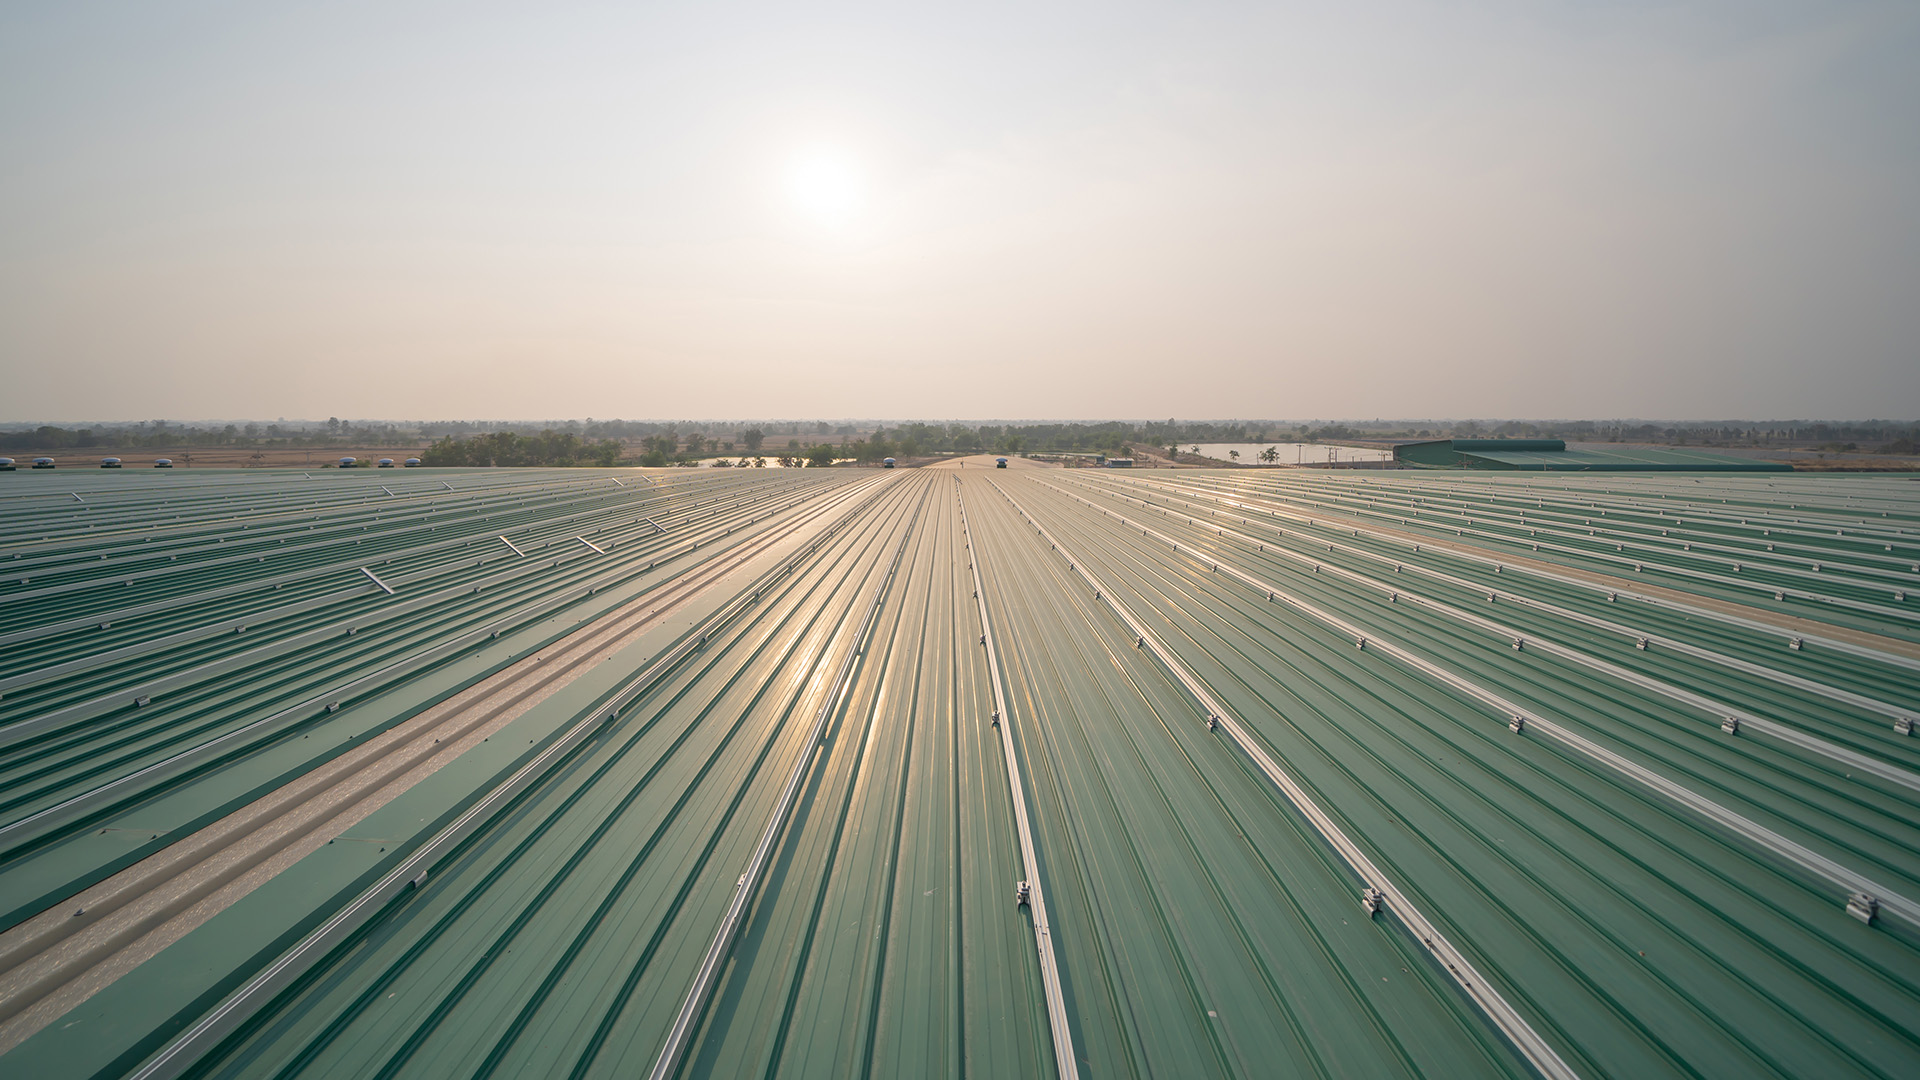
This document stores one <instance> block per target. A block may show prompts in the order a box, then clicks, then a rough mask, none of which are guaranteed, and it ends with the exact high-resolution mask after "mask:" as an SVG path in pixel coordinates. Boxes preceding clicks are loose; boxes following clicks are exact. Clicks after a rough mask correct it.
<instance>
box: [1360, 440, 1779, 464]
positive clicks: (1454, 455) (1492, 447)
mask: <svg viewBox="0 0 1920 1080" xmlns="http://www.w3.org/2000/svg"><path fill="white" fill-rule="evenodd" d="M1393 452H1394V458H1395V460H1397V461H1400V462H1402V463H1403V464H1408V465H1413V466H1416V467H1419V468H1456V469H1460V468H1464V469H1525V470H1536V471H1549V472H1609V471H1611V472H1661V471H1684V472H1791V471H1792V466H1790V465H1785V464H1781V463H1779V462H1772V461H1757V460H1754V459H1752V458H1742V457H1736V456H1733V455H1730V454H1716V453H1712V452H1710V451H1702V450H1687V449H1680V448H1675V447H1644V446H1636V447H1617V448H1615V447H1609V448H1607V449H1596V448H1593V447H1585V448H1580V449H1574V450H1569V449H1567V446H1566V443H1564V442H1562V441H1561V440H1559V439H1439V440H1434V441H1429V442H1419V443H1403V444H1401V445H1399V446H1396V447H1394V451H1393Z"/></svg>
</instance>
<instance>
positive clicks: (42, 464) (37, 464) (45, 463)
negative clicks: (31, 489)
mask: <svg viewBox="0 0 1920 1080" xmlns="http://www.w3.org/2000/svg"><path fill="white" fill-rule="evenodd" d="M33 467H34V468H36V469H51V468H53V459H52V458H50V457H37V458H34V459H33Z"/></svg>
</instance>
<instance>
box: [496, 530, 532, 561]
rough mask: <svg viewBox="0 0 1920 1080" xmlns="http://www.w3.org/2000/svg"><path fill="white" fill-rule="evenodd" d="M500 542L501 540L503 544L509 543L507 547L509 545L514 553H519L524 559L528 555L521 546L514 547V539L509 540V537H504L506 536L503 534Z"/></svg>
mask: <svg viewBox="0 0 1920 1080" xmlns="http://www.w3.org/2000/svg"><path fill="white" fill-rule="evenodd" d="M500 542H501V543H503V544H505V545H507V547H508V548H509V549H511V550H512V551H513V553H514V554H515V555H518V556H520V557H521V558H523V559H524V558H526V557H527V553H526V552H524V551H521V550H520V549H519V548H517V547H514V545H513V541H511V540H509V539H507V538H506V537H504V536H502V537H501V538H500Z"/></svg>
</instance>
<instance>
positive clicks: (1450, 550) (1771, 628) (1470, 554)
mask: <svg viewBox="0 0 1920 1080" xmlns="http://www.w3.org/2000/svg"><path fill="white" fill-rule="evenodd" d="M1134 483H1137V484H1141V485H1145V486H1147V489H1148V490H1159V485H1158V484H1157V483H1153V482H1150V481H1144V480H1141V481H1134ZM1180 490H1182V491H1190V490H1191V489H1188V488H1184V487H1182V488H1180ZM1220 502H1221V504H1222V505H1225V506H1232V507H1236V508H1239V509H1243V510H1246V511H1248V512H1250V513H1255V514H1261V515H1266V514H1271V515H1273V516H1274V517H1281V518H1289V519H1292V520H1294V521H1296V522H1298V521H1305V522H1306V523H1307V524H1309V525H1312V524H1315V522H1316V521H1323V522H1326V523H1327V524H1326V526H1325V527H1327V528H1344V529H1352V528H1353V526H1352V524H1349V523H1344V522H1340V521H1337V520H1335V519H1332V518H1328V517H1327V516H1326V515H1325V514H1324V513H1322V514H1319V515H1318V516H1317V517H1315V516H1310V515H1308V514H1306V513H1303V512H1301V511H1298V510H1294V509H1292V508H1291V507H1284V508H1280V509H1276V508H1273V507H1271V506H1264V507H1263V506H1259V505H1256V504H1255V503H1252V502H1247V501H1243V500H1242V499H1237V498H1222V499H1221V500H1220ZM1378 516H1390V515H1378ZM1360 524H1361V525H1362V526H1363V527H1364V528H1365V529H1366V531H1367V535H1369V536H1371V537H1373V538H1375V539H1377V540H1380V541H1381V542H1383V543H1395V544H1407V545H1411V546H1412V547H1413V549H1414V550H1415V551H1416V552H1417V551H1419V550H1420V544H1421V543H1425V542H1426V541H1420V540H1412V539H1408V538H1406V537H1404V536H1392V535H1388V534H1386V533H1383V532H1380V531H1379V529H1378V527H1377V526H1375V525H1373V524H1371V523H1368V522H1361V523H1360ZM1441 550H1444V551H1445V552H1446V553H1447V554H1448V555H1451V556H1453V557H1455V558H1459V559H1465V560H1466V561H1468V562H1476V563H1480V564H1481V565H1483V566H1497V567H1504V568H1506V569H1509V570H1513V571H1515V572H1517V573H1522V574H1527V575H1529V576H1532V577H1537V578H1544V579H1546V580H1548V581H1551V582H1554V583H1555V584H1559V585H1566V586H1569V587H1572V588H1576V589H1581V590H1584V591H1587V592H1599V593H1605V594H1607V595H1608V596H1614V597H1624V598H1626V599H1628V600H1635V601H1639V602H1640V603H1643V604H1648V605H1651V606H1653V607H1661V608H1666V609H1668V610H1670V611H1678V612H1681V613H1683V614H1686V615H1690V616H1693V617H1695V618H1701V619H1710V620H1712V621H1714V622H1721V623H1726V624H1727V625H1729V626H1738V627H1740V628H1742V629H1745V630H1752V631H1755V632H1757V633H1762V634H1767V635H1770V636H1771V635H1778V636H1780V637H1783V638H1786V639H1788V640H1795V639H1798V640H1802V641H1805V642H1811V643H1816V644H1818V645H1820V646H1821V647H1822V648H1826V649H1831V650H1833V651H1834V652H1840V653H1846V654H1848V655H1850V656H1859V657H1864V658H1866V659H1869V660H1874V661H1877V662H1880V663H1884V664H1891V665H1893V666H1895V667H1904V668H1909V669H1912V670H1915V671H1920V659H1916V658H1914V657H1911V656H1903V655H1901V654H1899V653H1891V652H1887V651H1885V650H1882V649H1876V648H1873V647H1872V646H1868V645H1856V644H1854V643H1853V642H1850V641H1844V640H1842V639H1840V638H1834V637H1828V636H1826V635H1824V634H1820V633H1808V632H1804V631H1798V630H1791V629H1788V628H1787V627H1783V626H1781V625H1779V624H1778V623H1770V622H1765V621H1762V620H1760V619H1749V618H1745V617H1743V616H1740V615H1734V614H1731V613H1729V612H1724V611H1716V610H1714V609H1713V608H1709V607H1702V606H1699V605H1696V604H1690V603H1687V602H1686V601H1683V600H1678V599H1673V598H1669V597H1664V596H1654V595H1652V594H1649V593H1643V592H1637V591H1634V590H1632V589H1621V588H1615V587H1610V586H1608V585H1605V584H1602V583H1599V582H1595V581H1588V580H1586V579H1585V578H1580V577H1575V576H1574V575H1572V574H1563V573H1559V572H1556V571H1554V570H1551V569H1548V568H1547V567H1544V566H1525V565H1516V564H1514V563H1511V562H1506V561H1503V560H1502V559H1500V558H1499V557H1498V556H1497V555H1496V554H1494V553H1492V552H1488V553H1485V554H1482V553H1480V552H1477V551H1464V550H1461V549H1460V548H1457V547H1445V548H1442V549H1441Z"/></svg>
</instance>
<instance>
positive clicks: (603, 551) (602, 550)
mask: <svg viewBox="0 0 1920 1080" xmlns="http://www.w3.org/2000/svg"><path fill="white" fill-rule="evenodd" d="M574 539H575V540H578V541H580V542H581V543H583V544H585V545H587V546H588V547H590V548H592V549H593V550H595V551H597V552H599V553H600V554H602V555H605V554H606V553H607V549H606V548H603V547H601V546H600V545H599V544H596V543H594V542H593V541H591V540H589V539H587V538H586V537H584V536H576V537H574Z"/></svg>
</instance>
